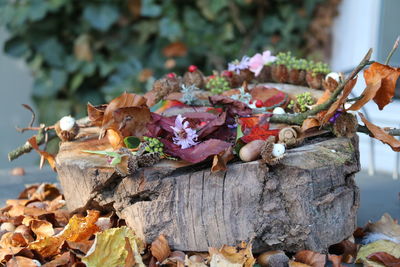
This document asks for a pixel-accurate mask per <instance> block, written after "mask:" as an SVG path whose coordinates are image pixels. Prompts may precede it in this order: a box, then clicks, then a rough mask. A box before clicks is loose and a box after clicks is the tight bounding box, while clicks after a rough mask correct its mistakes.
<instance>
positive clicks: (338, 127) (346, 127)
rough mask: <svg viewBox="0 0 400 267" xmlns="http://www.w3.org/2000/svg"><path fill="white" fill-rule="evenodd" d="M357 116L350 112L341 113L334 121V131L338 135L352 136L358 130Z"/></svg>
mask: <svg viewBox="0 0 400 267" xmlns="http://www.w3.org/2000/svg"><path fill="white" fill-rule="evenodd" d="M357 125H358V122H357V118H356V117H355V116H354V115H353V114H350V113H343V114H341V115H340V116H339V117H338V118H337V119H336V120H335V122H334V123H333V129H332V132H333V133H334V134H335V135H336V136H337V137H348V138H351V137H353V136H354V134H355V133H356V132H357Z"/></svg>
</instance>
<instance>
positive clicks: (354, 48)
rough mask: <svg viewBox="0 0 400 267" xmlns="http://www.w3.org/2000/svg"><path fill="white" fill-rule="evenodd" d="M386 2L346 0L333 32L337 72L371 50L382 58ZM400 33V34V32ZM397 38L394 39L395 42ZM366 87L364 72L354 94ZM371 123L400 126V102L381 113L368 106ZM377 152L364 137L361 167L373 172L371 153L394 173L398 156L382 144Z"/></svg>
mask: <svg viewBox="0 0 400 267" xmlns="http://www.w3.org/2000/svg"><path fill="white" fill-rule="evenodd" d="M381 4H382V0H343V1H342V4H341V5H340V8H339V16H338V17H337V18H336V20H335V24H334V28H333V33H334V41H333V53H332V55H333V56H332V61H331V66H332V69H333V70H336V71H349V70H351V69H353V68H354V67H355V66H356V65H357V64H358V63H359V62H360V60H361V59H362V58H363V56H364V55H365V53H366V52H367V51H368V49H369V48H373V49H374V51H375V53H374V54H373V56H372V59H373V60H375V59H376V57H377V55H378V53H377V52H378V51H377V50H378V44H379V25H380V20H381V17H380V14H381ZM399 33H400V32H399ZM395 38H396V36H393V39H395ZM364 88H365V81H364V79H363V75H362V73H360V75H359V77H358V82H357V85H356V87H355V89H354V93H355V94H357V95H360V94H361V92H362V91H363V90H364ZM365 107H366V110H367V113H368V115H369V116H370V118H371V121H372V122H373V123H375V124H377V125H379V126H384V127H400V116H399V115H398V114H399V112H400V102H399V101H398V100H396V101H395V102H393V103H391V104H389V105H388V106H386V107H385V109H384V110H383V111H379V109H378V108H377V106H376V104H375V103H369V104H367V105H366V106H365ZM373 142H374V147H375V152H373V151H371V138H370V137H369V136H366V135H364V134H360V152H361V166H362V168H363V169H369V168H370V169H371V167H372V166H371V165H372V163H371V160H370V159H371V158H370V155H371V153H372V154H373V162H374V163H375V167H376V169H377V170H379V171H384V172H389V173H392V171H393V169H394V166H395V165H396V164H397V163H396V155H397V153H395V152H393V151H392V150H391V149H390V147H389V146H387V145H384V144H382V143H381V142H380V141H377V140H375V141H373Z"/></svg>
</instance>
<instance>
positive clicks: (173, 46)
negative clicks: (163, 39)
mask: <svg viewBox="0 0 400 267" xmlns="http://www.w3.org/2000/svg"><path fill="white" fill-rule="evenodd" d="M187 51H188V49H187V46H186V45H185V44H184V43H182V42H180V41H177V42H173V43H170V44H169V45H167V46H166V47H164V48H163V50H162V53H163V55H164V56H165V57H184V56H186V54H187Z"/></svg>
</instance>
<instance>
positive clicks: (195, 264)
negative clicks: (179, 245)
mask: <svg viewBox="0 0 400 267" xmlns="http://www.w3.org/2000/svg"><path fill="white" fill-rule="evenodd" d="M194 256H197V255H192V256H190V257H188V256H187V255H186V256H185V265H186V266H188V267H207V265H206V264H205V263H204V259H203V258H202V257H194Z"/></svg>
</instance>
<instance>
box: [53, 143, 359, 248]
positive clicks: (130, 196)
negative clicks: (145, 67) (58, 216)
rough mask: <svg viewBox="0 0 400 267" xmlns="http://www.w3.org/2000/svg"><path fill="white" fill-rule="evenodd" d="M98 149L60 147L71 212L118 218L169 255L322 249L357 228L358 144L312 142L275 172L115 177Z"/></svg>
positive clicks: (258, 166) (183, 170) (242, 169)
mask: <svg viewBox="0 0 400 267" xmlns="http://www.w3.org/2000/svg"><path fill="white" fill-rule="evenodd" d="M102 146H104V147H106V144H102V143H101V141H98V140H95V139H92V140H83V141H79V140H78V141H74V142H65V143H62V144H61V147H60V152H59V154H58V155H57V159H56V160H57V170H58V174H59V180H60V182H61V185H62V188H63V191H64V194H65V198H66V201H67V205H68V208H69V209H70V210H76V209H87V208H98V209H103V210H107V211H111V210H112V211H115V212H116V213H117V215H118V216H119V217H120V218H122V219H124V220H125V221H126V223H127V225H128V226H130V227H132V228H133V229H135V231H136V233H137V234H138V235H139V236H140V237H142V238H143V239H144V240H145V241H146V242H148V243H150V242H152V241H153V240H154V239H155V238H156V237H157V236H158V235H160V234H164V235H165V236H166V237H167V238H168V241H169V243H170V245H171V247H172V248H173V249H176V250H183V251H207V250H208V247H220V246H222V245H224V244H227V245H235V244H237V243H239V242H240V241H242V240H243V241H251V242H253V249H254V251H255V252H257V251H262V250H270V249H282V250H285V251H292V252H295V251H298V250H301V249H311V250H315V251H321V252H322V251H326V250H327V248H328V247H329V246H330V245H332V244H335V243H338V242H340V241H341V240H343V239H345V238H347V237H348V236H351V235H352V233H353V231H354V229H355V227H356V214H357V209H358V206H359V190H358V188H357V186H356V185H355V183H354V175H355V173H356V172H358V171H359V167H360V166H359V152H358V138H357V137H355V138H353V139H346V138H330V139H327V138H319V139H315V140H313V141H312V143H308V144H305V145H303V146H300V147H297V148H294V149H290V150H288V153H287V155H286V157H285V158H284V159H283V160H282V161H281V162H280V163H279V164H278V165H276V166H273V167H270V168H268V167H267V166H266V165H265V164H262V163H260V162H259V161H253V162H248V163H243V162H234V163H232V164H229V165H228V170H227V171H226V172H219V173H211V172H210V164H207V165H202V166H201V165H197V166H185V165H184V164H180V163H177V162H172V163H171V161H163V162H160V163H159V164H157V165H156V166H153V167H151V168H144V169H141V170H139V171H138V172H137V173H136V174H135V175H133V176H129V177H120V176H119V175H118V174H116V173H115V172H114V171H113V169H112V168H110V167H108V165H107V162H106V159H105V158H104V157H102V156H99V155H92V154H88V153H83V152H82V150H84V149H92V150H100V149H104V147H102Z"/></svg>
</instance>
